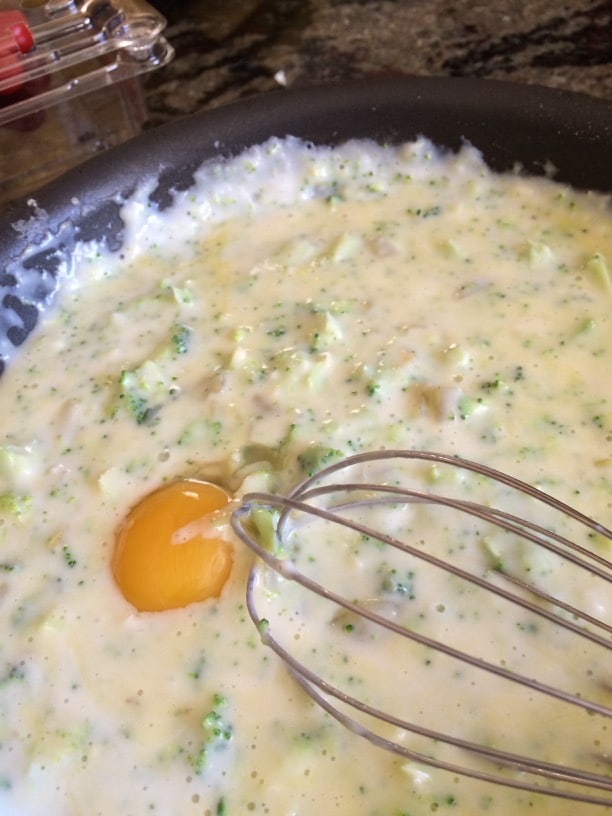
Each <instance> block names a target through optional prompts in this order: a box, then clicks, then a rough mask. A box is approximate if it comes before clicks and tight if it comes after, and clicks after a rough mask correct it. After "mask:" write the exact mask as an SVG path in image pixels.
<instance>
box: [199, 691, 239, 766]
mask: <svg viewBox="0 0 612 816" xmlns="http://www.w3.org/2000/svg"><path fill="white" fill-rule="evenodd" d="M213 705H214V706H215V707H214V708H213V709H211V710H210V711H209V712H208V714H206V715H205V716H204V718H203V720H202V729H203V731H204V739H203V740H202V745H201V747H200V750H199V752H198V754H197V756H196V757H195V760H194V767H195V771H196V773H197V774H202V773H203V772H204V770H205V768H206V766H207V765H208V762H209V760H210V754H211V753H212V752H214V751H220V750H223V748H225V747H226V746H227V743H228V742H229V741H230V740H231V738H232V734H233V729H232V726H231V725H229V724H228V723H227V722H226V721H225V719H224V718H223V716H222V715H221V714H220V713H219V711H218V709H219V708H222V707H223V706H225V705H226V700H225V698H224V697H223V696H222V695H221V694H215V695H214V697H213Z"/></svg>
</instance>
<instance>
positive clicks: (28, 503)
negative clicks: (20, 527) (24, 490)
mask: <svg viewBox="0 0 612 816" xmlns="http://www.w3.org/2000/svg"><path fill="white" fill-rule="evenodd" d="M31 507H32V497H31V496H22V495H20V494H19V493H11V492H9V493H0V516H14V517H15V518H16V519H22V518H23V517H24V516H25V515H26V514H27V513H28V512H29V511H30V509H31Z"/></svg>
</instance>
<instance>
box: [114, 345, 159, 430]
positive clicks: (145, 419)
mask: <svg viewBox="0 0 612 816" xmlns="http://www.w3.org/2000/svg"><path fill="white" fill-rule="evenodd" d="M119 387H120V394H119V398H120V399H121V400H123V404H124V405H125V407H126V408H127V410H128V412H129V413H130V414H131V415H132V417H133V418H134V419H135V420H136V423H137V424H138V425H151V424H152V423H153V422H154V421H155V418H156V415H157V412H158V410H159V402H160V401H161V400H162V399H163V398H165V397H167V395H168V388H167V386H166V382H165V379H164V377H163V375H162V373H161V371H160V369H159V366H158V365H157V364H156V363H154V362H153V361H151V360H147V361H145V362H144V363H143V364H142V365H141V366H139V367H138V368H136V369H135V370H134V371H122V372H121V376H120V377H119Z"/></svg>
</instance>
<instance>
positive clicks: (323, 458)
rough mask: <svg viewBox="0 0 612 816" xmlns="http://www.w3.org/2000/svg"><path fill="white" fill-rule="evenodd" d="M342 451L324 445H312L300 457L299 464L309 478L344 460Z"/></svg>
mask: <svg viewBox="0 0 612 816" xmlns="http://www.w3.org/2000/svg"><path fill="white" fill-rule="evenodd" d="M342 455H343V454H342V451H340V450H336V449H335V448H327V447H325V446H324V445H311V446H310V447H308V448H306V450H305V451H303V452H302V453H300V454H299V455H298V458H297V460H298V464H299V466H300V468H301V469H302V471H303V472H304V473H306V475H307V476H314V474H315V473H318V472H319V471H320V470H322V469H323V468H324V467H325V466H326V465H329V464H330V463H331V462H334V461H335V460H337V459H341V458H342Z"/></svg>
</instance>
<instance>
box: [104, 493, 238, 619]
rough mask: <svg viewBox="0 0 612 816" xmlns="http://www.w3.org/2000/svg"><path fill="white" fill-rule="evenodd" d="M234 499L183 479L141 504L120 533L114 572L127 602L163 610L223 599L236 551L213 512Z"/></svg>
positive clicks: (116, 546) (159, 610)
mask: <svg viewBox="0 0 612 816" xmlns="http://www.w3.org/2000/svg"><path fill="white" fill-rule="evenodd" d="M228 501H229V496H228V495H227V493H226V492H225V491H224V490H222V489H221V488H220V487H217V485H214V484H211V483H210V482H199V481H196V480H193V479H182V480H178V481H175V482H171V483H170V484H167V485H165V486H164V487H161V488H159V489H158V490H155V491H154V492H153V493H149V495H148V496H145V497H144V499H142V500H141V501H140V502H139V503H138V504H137V505H135V506H134V507H133V508H132V509H131V510H130V512H129V513H128V515H127V516H126V518H125V519H124V521H123V522H122V523H121V525H120V526H119V528H118V530H117V535H116V540H115V550H114V553H113V558H112V564H111V568H112V572H113V576H114V578H115V581H116V582H117V584H118V586H119V588H120V590H121V592H122V593H123V595H124V597H125V599H126V600H127V601H129V602H130V603H131V604H132V605H133V606H135V607H136V609H138V610H139V611H141V612H161V611H164V610H166V609H177V608H179V607H183V606H187V605H188V604H192V603H196V602H198V601H204V600H206V599H207V598H216V597H218V596H219V595H220V593H221V590H222V589H223V586H224V584H225V582H226V581H227V579H228V577H229V574H230V572H231V569H232V563H233V550H232V546H231V544H230V543H229V542H227V541H224V540H223V539H222V538H219V535H218V530H217V529H215V527H214V526H213V525H212V524H211V521H210V514H211V513H213V512H214V511H215V510H219V509H220V508H222V507H224V506H225V505H226V504H227V503H228Z"/></svg>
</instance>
